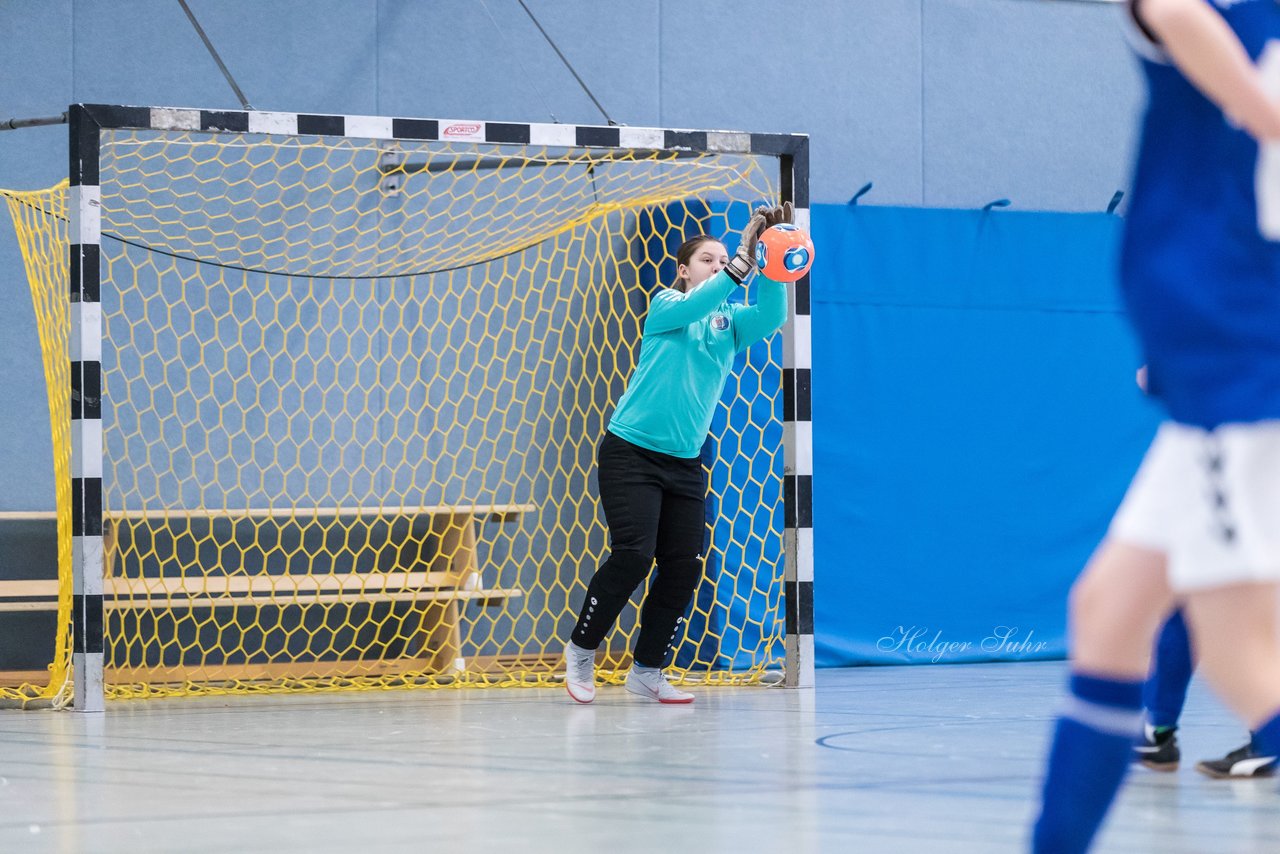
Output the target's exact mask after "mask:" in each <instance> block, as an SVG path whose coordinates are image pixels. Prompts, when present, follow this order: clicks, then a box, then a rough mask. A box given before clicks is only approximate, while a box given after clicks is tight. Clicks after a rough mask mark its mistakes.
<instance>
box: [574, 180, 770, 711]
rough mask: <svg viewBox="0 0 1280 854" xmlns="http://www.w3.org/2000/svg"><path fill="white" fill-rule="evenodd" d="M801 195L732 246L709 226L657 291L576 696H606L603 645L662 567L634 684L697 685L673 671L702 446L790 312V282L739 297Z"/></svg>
mask: <svg viewBox="0 0 1280 854" xmlns="http://www.w3.org/2000/svg"><path fill="white" fill-rule="evenodd" d="M792 219H793V212H792V209H791V203H790V202H788V203H787V204H786V205H785V206H783V207H777V208H759V209H757V210H756V212H755V215H754V216H752V217H751V220H750V221H749V222H748V223H747V227H746V228H745V229H744V230H743V232H742V239H741V241H740V243H739V246H738V251H737V253H736V254H735V255H734V256H733V257H732V258H730V256H729V254H728V252H727V251H726V250H725V247H724V244H722V243H721V242H720V241H718V240H716V239H715V238H713V237H708V236H706V235H700V236H698V237H694V238H692V239H690V240H687V241H685V243H684V244H683V245H682V246H681V247H680V249H679V251H678V252H677V253H676V262H677V264H676V276H677V281H676V284H675V286H674V287H670V288H663V289H661V290H660V291H658V293H657V294H655V295H654V297H653V299H652V300H651V301H650V303H649V313H648V315H647V316H646V317H645V322H644V330H643V333H642V337H641V343H640V359H639V361H638V362H637V364H636V369H635V372H634V373H632V375H631V378H630V379H629V380H628V381H627V390H626V392H625V393H624V394H623V395H622V398H621V399H620V400H619V401H618V405H617V407H616V408H615V409H614V412H613V417H612V418H610V419H609V427H608V429H607V431H606V432H605V435H604V439H603V440H602V441H601V443H600V450H599V457H598V468H597V473H598V480H599V484H600V504H601V506H602V507H603V508H604V516H605V521H606V522H607V523H608V525H609V550H610V552H609V558H608V560H606V561H605V562H604V564H602V565H601V567H600V569H599V570H597V572H596V574H595V576H594V577H592V579H591V583H590V585H588V587H587V595H586V597H585V599H584V600H583V603H582V609H581V611H580V612H579V614H578V621H577V623H576V624H575V625H574V628H573V635H572V637H571V639H570V640H569V642H568V643H567V644H566V645H565V671H566V674H565V687H566V688H567V689H568V691H569V696H571V697H572V698H573V699H574V700H575V701H577V702H579V703H590V702H591V701H592V700H594V699H595V692H596V689H595V654H596V653H595V651H596V648H597V647H599V646H600V644H601V642H602V641H603V640H604V636H605V635H606V634H608V632H609V630H610V629H612V628H613V624H614V623H615V622H616V621H617V619H618V615H619V614H621V613H622V609H623V608H624V607H625V606H626V604H627V601H628V600H629V599H630V598H631V594H632V593H634V592H635V589H636V588H637V587H639V586H640V584H641V582H643V581H644V580H645V579H646V578H648V577H649V572H650V570H651V569H652V568H653V564H654V558H655V557H656V558H657V563H658V574H657V577H656V578H655V579H654V580H653V584H652V585H650V587H649V593H648V595H646V596H645V600H644V604H643V605H642V606H641V609H640V633H639V636H638V637H637V638H636V644H635V649H634V651H633V655H632V660H633V664H632V667H631V669H630V670H629V671H628V672H627V681H626V687H627V690H628V691H630V692H631V693H633V694H639V695H640V696H642V697H645V698H647V699H650V700H656V701H658V702H659V703H690V702H692V701H693V695H692V694H690V693H688V692H687V691H681V690H680V689H678V688H676V687H675V686H674V685H672V684H671V683H669V682H668V681H667V679H666V677H665V675H664V674H663V672H662V668H663V667H665V666H666V663H667V658H668V655H669V654H670V652H671V647H672V644H673V643H674V642H675V639H676V635H677V634H678V632H679V629H680V623H681V621H682V620H683V618H684V613H685V611H686V609H688V607H689V601H690V600H691V599H692V598H693V591H694V588H695V587H696V586H697V584H698V580H699V579H700V578H701V577H702V549H703V539H704V532H705V527H706V494H707V484H706V480H705V476H704V474H703V470H702V460H701V451H702V445H703V443H704V442H705V441H706V439H707V430H709V429H710V427H711V417H712V415H713V414H714V412H715V408H716V404H717V403H719V401H720V395H721V393H723V391H724V384H725V381H726V380H727V379H728V378H729V371H730V370H731V369H732V367H733V360H734V357H735V356H736V355H737V354H738V353H741V352H742V351H743V350H745V349H746V348H747V347H749V346H751V345H752V344H754V343H755V342H757V341H760V340H762V339H764V338H766V337H768V336H769V335H772V334H773V333H774V332H776V331H777V330H778V329H779V328H780V327H781V326H782V324H783V323H784V322H785V321H786V319H787V294H786V288H785V286H784V285H782V284H780V283H778V282H773V281H769V280H767V279H765V280H763V281H762V283H761V285H760V288H759V292H758V295H757V299H756V304H755V305H752V306H742V305H737V304H734V303H730V302H729V301H728V299H729V296H730V295H731V294H733V293H734V292H735V291H737V290H738V289H739V288H741V287H743V286H744V285H745V284H746V282H747V280H748V279H749V278H750V277H751V275H752V274H753V273H754V272H755V268H756V264H755V260H756V259H755V252H756V242H757V241H758V240H759V238H760V234H761V232H763V231H764V230H765V229H766V228H768V227H769V226H772V225H777V224H778V223H782V222H788V223H789V222H791V221H792Z"/></svg>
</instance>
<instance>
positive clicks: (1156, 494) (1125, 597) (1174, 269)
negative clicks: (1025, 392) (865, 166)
mask: <svg viewBox="0 0 1280 854" xmlns="http://www.w3.org/2000/svg"><path fill="white" fill-rule="evenodd" d="M1126 17H1127V22H1128V24H1129V30H1130V36H1131V38H1132V41H1133V44H1134V47H1135V49H1136V50H1137V51H1138V53H1139V55H1140V56H1141V60H1142V68H1143V72H1144V74H1145V77H1146V81H1147V88H1148V95H1149V98H1148V104H1147V109H1146V113H1145V116H1144V119H1143V124H1142V137H1141V143H1140V146H1139V149H1138V157H1137V164H1136V169H1135V173H1134V181H1133V195H1132V199H1133V201H1132V204H1131V206H1130V210H1129V214H1128V217H1127V218H1126V227H1125V235H1124V242H1123V247H1122V253H1121V269H1120V280H1121V287H1122V290H1123V293H1124V297H1125V302H1126V307H1127V309H1128V313H1129V316H1130V319H1131V321H1132V323H1133V325H1134V328H1135V330H1136V332H1137V334H1138V339H1139V342H1140V344H1141V346H1142V349H1143V352H1144V355H1145V357H1146V362H1147V369H1148V374H1147V382H1148V387H1149V392H1150V393H1151V394H1152V395H1153V396H1154V397H1155V398H1157V399H1158V400H1159V401H1160V403H1161V404H1162V405H1163V406H1164V408H1165V410H1166V412H1167V415H1168V420H1167V421H1166V422H1165V423H1164V424H1162V425H1161V427H1160V429H1159V431H1158V432H1157V434H1156V438H1155V440H1154V441H1153V442H1152V445H1151V448H1150V449H1149V450H1148V452H1147V456H1146V458H1145V459H1144V460H1143V463H1142V467H1141V468H1140V469H1139V471H1138V474H1137V475H1136V476H1135V477H1134V480H1133V483H1132V484H1131V486H1130V488H1129V492H1128V494H1127V495H1126V496H1125V500H1124V502H1123V504H1122V505H1121V507H1120V509H1119V511H1118V512H1117V514H1116V517H1115V519H1114V520H1113V522H1112V525H1111V530H1110V531H1109V532H1108V534H1107V537H1106V539H1105V540H1104V541H1103V543H1102V544H1101V546H1099V548H1098V551H1097V552H1096V553H1095V554H1094V556H1093V558H1092V560H1091V561H1090V563H1089V566H1088V567H1087V568H1086V570H1085V572H1084V573H1083V574H1082V575H1081V577H1080V579H1079V580H1078V581H1077V582H1076V584H1075V587H1074V588H1073V590H1072V593H1071V621H1070V635H1071V668H1072V673H1071V682H1070V693H1069V695H1068V697H1067V700H1066V703H1065V704H1064V707H1063V709H1062V711H1061V716H1060V717H1059V719H1058V723H1057V726H1056V729H1055V731H1054V738H1053V746H1052V748H1051V750H1050V753H1049V759H1048V769H1047V771H1046V775H1045V780H1044V790H1043V802H1042V809H1041V812H1040V816H1039V818H1038V820H1037V822H1036V825H1035V830H1034V837H1033V847H1034V850H1035V851H1036V852H1078V851H1085V850H1087V849H1088V848H1089V846H1090V844H1091V842H1092V840H1093V838H1094V835H1095V834H1096V833H1097V830H1098V828H1099V827H1100V826H1101V824H1102V821H1103V818H1104V817H1105V815H1106V813H1107V810H1108V808H1109V807H1110V805H1111V802H1112V800H1113V799H1114V798H1115V795H1116V792H1117V791H1118V790H1119V788H1120V785H1121V783H1122V781H1123V779H1124V775H1125V771H1126V769H1127V767H1128V765H1129V757H1130V751H1131V745H1132V744H1133V742H1134V741H1135V740H1136V738H1137V737H1138V735H1139V732H1140V729H1141V726H1142V685H1143V680H1144V677H1145V676H1146V674H1147V662H1148V658H1149V655H1150V652H1151V644H1152V640H1153V638H1154V637H1155V634H1156V630H1157V629H1158V628H1159V626H1160V624H1161V622H1162V621H1163V620H1164V619H1165V618H1166V617H1167V616H1168V615H1169V613H1170V612H1171V611H1172V609H1173V608H1174V606H1175V604H1176V605H1179V606H1181V608H1182V609H1183V613H1184V614H1185V615H1186V618H1187V620H1188V622H1189V624H1190V629H1191V632H1192V635H1193V636H1194V638H1195V645H1196V651H1197V654H1198V657H1199V660H1200V667H1201V669H1202V671H1203V672H1204V674H1205V675H1206V677H1207V678H1208V679H1209V681H1210V683H1211V684H1212V686H1213V687H1214V688H1215V690H1216V691H1217V692H1218V693H1219V694H1220V695H1221V696H1222V698H1223V699H1224V700H1225V701H1226V702H1227V704H1228V705H1229V706H1230V707H1231V708H1232V709H1233V710H1234V711H1235V712H1236V713H1237V714H1238V715H1239V716H1240V717H1241V718H1242V719H1243V720H1244V721H1245V722H1246V723H1247V724H1248V725H1249V729H1250V730H1251V731H1252V732H1253V733H1254V739H1255V743H1256V744H1257V747H1258V750H1259V751H1261V752H1262V753H1264V754H1267V755H1275V754H1277V753H1280V638H1278V637H1277V581H1278V580H1280V242H1277V241H1278V240H1280V162H1278V161H1280V153H1278V149H1277V145H1276V143H1277V142H1280V97H1278V95H1280V85H1277V78H1280V4H1277V2H1276V0H1129V3H1128V9H1127V16H1126Z"/></svg>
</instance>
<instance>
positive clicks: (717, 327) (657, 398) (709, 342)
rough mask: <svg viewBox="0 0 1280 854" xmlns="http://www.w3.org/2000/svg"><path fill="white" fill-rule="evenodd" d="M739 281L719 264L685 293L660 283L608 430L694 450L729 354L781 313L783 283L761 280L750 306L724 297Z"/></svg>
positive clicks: (646, 444) (687, 455) (662, 448)
mask: <svg viewBox="0 0 1280 854" xmlns="http://www.w3.org/2000/svg"><path fill="white" fill-rule="evenodd" d="M737 287H738V284H737V283H736V282H735V281H734V280H733V279H731V278H730V277H729V274H728V273H726V272H724V271H723V270H721V271H720V272H719V273H716V274H715V275H714V276H712V277H711V278H709V279H707V280H706V281H705V282H703V283H702V284H700V285H698V286H697V287H696V288H694V289H693V290H691V291H689V292H688V293H681V292H680V291H677V290H674V289H671V288H663V289H662V290H660V291H658V293H657V294H655V295H654V297H653V299H652V300H651V301H650V303H649V315H648V317H647V318H645V323H644V332H643V337H642V338H641V342H640V360H639V362H638V363H637V365H636V369H635V372H634V373H633V374H632V375H631V379H630V381H629V382H628V383H627V390H626V392H625V393H623V395H622V399H621V400H619V401H618V406H617V408H616V409H615V410H614V413H613V418H612V419H611V420H610V421H609V432H611V433H613V434H614V435H615V436H618V437H619V438H622V439H625V440H627V441H628V442H630V443H632V444H633V445H639V446H640V447H642V448H647V449H648V450H651V451H657V452H659V453H663V454H668V455H670V456H673V457H680V458H683V459H692V458H694V457H697V456H698V454H699V452H700V451H701V450H702V443H703V442H704V441H705V440H706V438H707V431H708V430H709V429H710V428H711V418H712V415H713V414H714V413H715V408H716V403H717V402H719V400H720V395H721V393H723V391H724V384H725V381H726V380H728V378H729V371H730V370H731V369H732V367H733V359H734V356H736V355H737V354H738V353H741V352H742V351H743V350H745V349H747V348H748V347H750V346H751V345H752V344H754V343H755V342H757V341H760V340H761V339H763V338H765V337H767V336H769V335H771V334H773V333H774V332H775V331H777V330H778V329H779V328H780V327H781V326H782V324H783V323H784V322H786V319H787V292H786V286H785V285H782V284H779V283H778V282H773V281H770V280H768V279H762V280H761V282H760V287H759V289H758V292H757V298H756V303H755V305H751V306H742V305H733V304H731V303H729V302H728V298H729V295H730V294H731V293H733V291H734V289H736V288H737Z"/></svg>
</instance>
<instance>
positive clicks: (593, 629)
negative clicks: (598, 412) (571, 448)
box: [565, 433, 662, 703]
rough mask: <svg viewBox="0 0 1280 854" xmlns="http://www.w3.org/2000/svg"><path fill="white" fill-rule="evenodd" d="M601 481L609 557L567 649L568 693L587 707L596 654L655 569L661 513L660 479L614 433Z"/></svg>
mask: <svg viewBox="0 0 1280 854" xmlns="http://www.w3.org/2000/svg"><path fill="white" fill-rule="evenodd" d="M597 476H598V482H599V485H600V504H601V507H602V508H603V509H604V516H605V522H606V524H607V525H608V526H609V546H610V548H609V557H608V558H607V559H606V560H605V562H604V563H603V564H601V566H600V568H599V569H598V570H597V571H596V574H595V575H594V576H593V577H592V578H591V582H590V584H588V585H587V595H586V596H585V597H584V599H583V602H582V608H581V609H580V610H579V612H578V620H577V622H576V623H575V624H574V627H573V634H572V636H571V639H570V641H569V643H568V644H566V646H565V661H566V668H567V676H566V681H565V684H566V687H567V688H568V689H569V694H570V695H571V696H572V697H573V698H574V699H575V700H577V701H578V702H588V703H589V702H591V700H592V699H593V698H594V695H595V650H596V649H597V648H598V647H599V646H600V644H601V642H602V641H603V640H604V636H605V635H606V634H608V633H609V630H610V629H612V628H613V624H614V623H615V622H616V621H617V619H618V615H619V614H621V613H622V609H623V608H625V607H626V605H627V601H628V600H629V599H630V598H631V594H632V593H634V592H635V589H636V587H638V586H639V585H640V583H641V582H642V581H644V579H645V577H646V576H648V574H649V570H650V569H651V568H652V567H653V552H654V549H655V548H656V544H657V532H658V521H659V517H660V514H661V512H662V479H661V477H660V473H658V472H656V471H655V470H654V466H653V464H652V463H651V461H649V460H648V459H646V458H645V457H644V456H643V455H641V454H640V453H638V451H637V449H636V448H635V447H634V446H632V445H631V444H630V443H628V442H626V441H624V440H622V439H619V438H618V437H616V436H614V435H613V434H612V433H606V434H605V437H604V439H603V440H602V441H601V443H600V451H599V455H598V465H597Z"/></svg>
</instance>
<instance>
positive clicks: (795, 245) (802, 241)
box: [756, 223, 813, 282]
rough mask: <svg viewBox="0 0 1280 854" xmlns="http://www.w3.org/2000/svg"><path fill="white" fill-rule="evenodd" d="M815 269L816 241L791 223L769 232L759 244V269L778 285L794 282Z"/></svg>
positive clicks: (766, 231) (761, 238) (757, 250)
mask: <svg viewBox="0 0 1280 854" xmlns="http://www.w3.org/2000/svg"><path fill="white" fill-rule="evenodd" d="M812 266H813V241H812V240H810V239H809V235H807V234H805V231H804V229H803V228H801V227H800V226H798V225H790V224H789V223H780V224H779V225H775V226H772V227H770V228H766V229H765V230H764V232H763V233H762V234H761V235H760V242H759V243H757V244H756V269H757V270H759V271H760V273H761V274H762V275H764V277H765V278H767V279H773V281H775V282H794V281H796V280H798V279H800V278H801V277H802V276H804V274H805V273H807V272H809V268H810V267H812Z"/></svg>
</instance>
